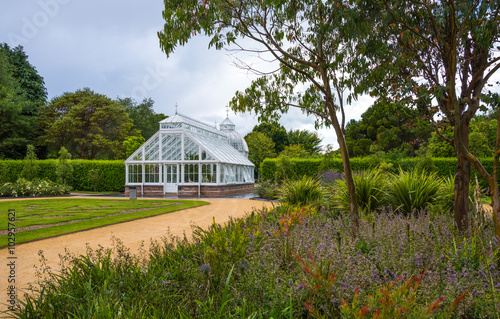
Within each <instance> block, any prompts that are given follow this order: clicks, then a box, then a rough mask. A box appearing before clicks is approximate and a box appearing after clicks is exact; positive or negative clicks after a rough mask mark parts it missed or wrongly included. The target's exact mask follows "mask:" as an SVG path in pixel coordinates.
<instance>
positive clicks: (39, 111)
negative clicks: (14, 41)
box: [0, 43, 166, 159]
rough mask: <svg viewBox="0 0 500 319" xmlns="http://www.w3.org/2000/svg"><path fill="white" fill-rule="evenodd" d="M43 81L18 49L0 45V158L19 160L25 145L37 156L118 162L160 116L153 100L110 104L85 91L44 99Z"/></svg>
mask: <svg viewBox="0 0 500 319" xmlns="http://www.w3.org/2000/svg"><path fill="white" fill-rule="evenodd" d="M47 96H48V95H47V89H46V87H45V82H44V79H43V77H42V76H41V75H40V74H39V73H38V71H37V70H36V68H35V66H33V65H32V64H31V63H30V62H29V61H28V55H27V54H26V53H25V52H24V50H23V47H22V46H18V47H15V48H11V47H9V45H7V44H6V43H3V44H0V159H22V158H24V157H25V154H26V153H27V149H28V145H34V147H35V152H36V154H37V156H38V158H41V159H45V158H56V157H58V153H59V151H60V150H61V148H63V147H64V148H65V149H66V150H67V151H68V152H69V154H71V158H80V159H124V158H125V157H126V156H127V155H129V154H130V153H131V152H133V151H134V150H135V149H137V147H139V146H140V145H141V144H142V143H143V142H144V141H145V140H147V139H149V138H150V137H151V136H152V135H153V134H154V133H156V131H157V130H158V122H159V121H161V120H162V119H164V118H166V115H164V114H161V113H155V111H154V109H153V105H154V101H153V100H152V99H144V100H143V101H142V102H141V103H138V102H137V101H134V100H133V99H131V98H117V99H115V100H113V99H111V98H109V97H107V96H105V95H103V94H99V93H96V92H94V91H93V90H91V89H90V88H83V89H77V90H76V91H74V92H66V93H63V94H62V95H60V96H57V97H54V98H53V99H51V100H50V101H48V100H47Z"/></svg>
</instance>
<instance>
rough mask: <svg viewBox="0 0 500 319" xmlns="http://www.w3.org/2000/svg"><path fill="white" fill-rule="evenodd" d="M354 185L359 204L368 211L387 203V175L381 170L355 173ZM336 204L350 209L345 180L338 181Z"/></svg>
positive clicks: (343, 209) (334, 197)
mask: <svg viewBox="0 0 500 319" xmlns="http://www.w3.org/2000/svg"><path fill="white" fill-rule="evenodd" d="M353 179H354V186H355V188H356V199H357V201H358V206H359V208H360V209H361V210H363V211H364V212H366V213H370V212H372V211H374V210H376V209H379V208H381V207H382V206H384V205H385V204H386V203H387V175H385V174H384V173H381V172H379V171H362V172H358V173H356V174H354V176H353ZM333 200H334V205H335V206H336V207H337V208H340V209H341V210H342V211H349V209H350V202H349V194H348V192H347V184H346V182H345V180H343V179H338V180H337V181H336V187H335V193H334V196H333Z"/></svg>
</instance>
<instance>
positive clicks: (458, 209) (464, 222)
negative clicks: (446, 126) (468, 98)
mask: <svg viewBox="0 0 500 319" xmlns="http://www.w3.org/2000/svg"><path fill="white" fill-rule="evenodd" d="M454 137H455V150H456V153H457V169H456V171H455V207H454V215H455V224H456V226H457V228H458V230H459V231H461V232H465V231H466V230H467V229H469V185H470V162H469V161H468V160H467V157H466V155H465V154H464V152H463V148H462V145H460V144H459V143H460V142H461V143H462V144H463V147H465V148H466V149H468V148H469V125H468V124H464V123H462V125H461V130H459V129H458V127H457V126H455V134H454Z"/></svg>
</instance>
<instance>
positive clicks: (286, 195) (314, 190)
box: [279, 175, 325, 206]
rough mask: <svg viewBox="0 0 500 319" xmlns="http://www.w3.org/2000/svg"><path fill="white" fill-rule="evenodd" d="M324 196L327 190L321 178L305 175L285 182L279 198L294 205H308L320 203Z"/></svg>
mask: <svg viewBox="0 0 500 319" xmlns="http://www.w3.org/2000/svg"><path fill="white" fill-rule="evenodd" d="M324 196H325V191H324V190H323V188H322V186H321V183H320V182H319V180H318V179H314V178H312V177H308V176H305V175H304V176H303V177H302V179H299V180H296V181H293V180H292V181H290V180H289V181H286V182H284V183H283V186H282V187H281V190H280V196H279V200H280V201H281V202H282V203H285V204H289V205H292V206H297V205H303V206H306V205H317V204H320V203H321V202H322V201H323V199H324Z"/></svg>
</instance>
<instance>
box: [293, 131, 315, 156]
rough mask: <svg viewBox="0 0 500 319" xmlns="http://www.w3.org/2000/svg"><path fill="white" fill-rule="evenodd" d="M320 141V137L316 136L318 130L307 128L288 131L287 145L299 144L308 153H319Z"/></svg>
mask: <svg viewBox="0 0 500 319" xmlns="http://www.w3.org/2000/svg"><path fill="white" fill-rule="evenodd" d="M321 141H322V139H321V138H320V137H319V136H318V132H309V131H307V130H290V131H288V146H292V145H300V146H302V148H303V149H304V150H305V151H306V152H307V153H308V154H309V155H313V154H319V152H320V151H321ZM290 157H303V156H290ZM304 157H305V156H304Z"/></svg>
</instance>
